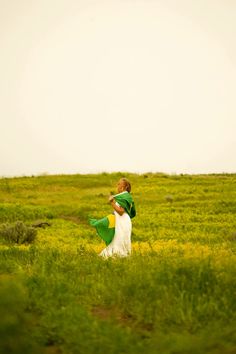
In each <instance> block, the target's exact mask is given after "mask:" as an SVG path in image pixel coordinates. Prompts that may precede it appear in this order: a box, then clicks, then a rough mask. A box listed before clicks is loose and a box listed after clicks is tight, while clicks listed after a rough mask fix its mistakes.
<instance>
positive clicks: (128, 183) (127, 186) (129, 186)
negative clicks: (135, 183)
mask: <svg viewBox="0 0 236 354" xmlns="http://www.w3.org/2000/svg"><path fill="white" fill-rule="evenodd" d="M121 181H122V182H123V183H124V186H125V190H126V191H127V192H130V191H131V184H130V182H129V181H128V180H127V178H124V177H123V178H121Z"/></svg>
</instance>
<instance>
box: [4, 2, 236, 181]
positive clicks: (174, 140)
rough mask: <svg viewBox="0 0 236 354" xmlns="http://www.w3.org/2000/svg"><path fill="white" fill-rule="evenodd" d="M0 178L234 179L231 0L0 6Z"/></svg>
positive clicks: (235, 33) (235, 32)
mask: <svg viewBox="0 0 236 354" xmlns="http://www.w3.org/2000/svg"><path fill="white" fill-rule="evenodd" d="M0 119H1V130H0V176H16V175H17V176H18V175H31V174H40V173H46V172H47V173H49V174H52V173H55V174H58V173H94V172H103V171H107V172H112V171H130V172H147V171H152V172H166V173H213V172H219V173H220V172H236V1H235V0H104V1H102V0H101V1H98V0H20V1H19V0H0Z"/></svg>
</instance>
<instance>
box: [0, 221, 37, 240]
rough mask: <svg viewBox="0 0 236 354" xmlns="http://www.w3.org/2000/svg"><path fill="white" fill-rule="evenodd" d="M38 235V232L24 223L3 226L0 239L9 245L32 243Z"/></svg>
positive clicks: (0, 230) (18, 222)
mask: <svg viewBox="0 0 236 354" xmlns="http://www.w3.org/2000/svg"><path fill="white" fill-rule="evenodd" d="M36 235H37V230H36V229H35V228H33V227H30V226H27V225H25V224H24V223H23V222H22V221H17V222H16V223H14V224H3V225H2V226H1V229H0V238H2V239H4V240H5V241H7V242H9V243H17V244H18V245H20V244H22V243H32V242H33V241H34V240H35V237H36Z"/></svg>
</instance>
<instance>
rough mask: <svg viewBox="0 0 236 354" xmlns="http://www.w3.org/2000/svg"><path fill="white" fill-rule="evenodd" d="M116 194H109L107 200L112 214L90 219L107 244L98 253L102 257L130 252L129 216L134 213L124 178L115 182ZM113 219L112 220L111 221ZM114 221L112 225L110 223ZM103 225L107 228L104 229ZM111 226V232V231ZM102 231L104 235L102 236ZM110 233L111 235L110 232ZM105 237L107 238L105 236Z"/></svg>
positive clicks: (124, 254) (127, 182)
mask: <svg viewBox="0 0 236 354" xmlns="http://www.w3.org/2000/svg"><path fill="white" fill-rule="evenodd" d="M117 191H118V194H116V195H114V196H113V195H111V196H110V197H109V202H110V204H111V206H112V208H113V210H114V214H113V215H108V217H106V218H103V219H101V220H96V219H91V220H90V224H91V225H93V226H95V227H96V229H97V232H98V234H99V235H100V236H101V237H102V238H103V239H104V240H105V242H106V244H107V245H108V246H107V247H106V248H105V249H104V250H103V251H102V252H101V253H100V254H99V255H100V256H102V257H105V258H107V257H111V256H114V255H116V256H120V257H126V256H128V255H129V254H130V253H131V231H132V224H131V218H133V217H134V216H135V215H136V211H135V205H134V201H133V198H132V196H131V194H130V191H131V184H130V182H129V181H128V180H127V179H126V178H121V179H120V180H119V182H118V184H117ZM112 219H113V220H114V222H113V221H112ZM113 223H114V225H112V224H113ZM105 227H106V228H107V229H106V230H107V231H105ZM112 227H113V230H114V231H113V233H112ZM104 231H105V233H106V232H107V233H106V236H105V237H104V236H103V235H104ZM109 232H110V234H111V233H112V236H110V234H109ZM106 237H107V238H106Z"/></svg>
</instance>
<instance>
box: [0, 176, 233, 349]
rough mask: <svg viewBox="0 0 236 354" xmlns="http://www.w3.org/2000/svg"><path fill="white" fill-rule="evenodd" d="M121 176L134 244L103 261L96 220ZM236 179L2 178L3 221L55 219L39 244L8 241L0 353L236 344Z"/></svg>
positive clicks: (1, 252) (0, 264)
mask: <svg viewBox="0 0 236 354" xmlns="http://www.w3.org/2000/svg"><path fill="white" fill-rule="evenodd" d="M121 176H125V177H127V178H129V179H130V180H131V183H132V193H133V197H134V200H135V203H136V208H137V216H136V218H134V219H133V220H132V223H133V234H132V245H133V254H132V256H131V257H129V258H125V259H119V258H114V259H108V260H104V259H101V258H100V257H98V253H99V252H100V250H101V249H102V248H103V247H105V245H104V244H102V242H101V240H100V239H99V238H98V237H97V236H96V234H95V232H94V230H93V228H91V227H90V226H89V225H88V223H87V219H88V217H89V216H91V217H95V218H99V217H103V216H105V215H107V214H109V212H110V205H109V204H108V203H107V197H108V195H109V193H110V191H111V190H113V191H115V189H116V183H117V180H118V179H119V178H120V177H121ZM235 184H236V175H233V174H232V175H227V174H222V175H199V176H189V175H181V176H178V175H173V176H171V175H167V174H162V173H157V174H155V173H145V174H143V175H137V174H129V173H120V172H119V173H114V174H109V173H103V174H100V175H74V176H39V177H34V178H30V177H24V178H13V179H9V180H7V181H6V180H5V179H3V180H1V179H0V190H1V195H0V203H1V204H0V206H1V207H0V222H8V223H9V222H14V221H16V220H22V221H25V222H27V224H28V223H31V224H32V223H33V221H35V220H36V219H44V220H47V219H49V218H51V220H50V224H51V226H50V227H49V228H45V229H43V228H42V229H41V228H40V229H38V235H37V238H36V239H35V242H34V243H33V244H30V245H25V244H19V245H16V246H15V245H14V244H11V245H9V246H8V245H6V243H5V244H2V245H0V282H1V284H0V311H1V313H2V314H3V315H1V321H0V322H1V323H0V335H1V338H2V337H3V338H4V340H3V342H2V348H1V352H3V353H16V354H18V353H26V354H27V353H36V354H37V351H39V352H40V353H45V354H48V353H55V354H68V353H70V354H74V353H75V354H76V353H81V354H83V353H88V354H95V353H96V354H103V353H104V352H105V353H106V352H107V353H109V354H113V353H114V354H115V353H117V354H120V353H124V354H125V353H127V354H133V353H135V354H136V353H137V354H139V353H140V354H141V353H146V354H154V353H155V354H156V353H161V354H183V353H186V354H187V353H192V354H202V353H209V354H231V353H234V351H235V348H236V331H235V328H236V302H235V294H236V282H235V274H236V242H235V233H236V218H235V210H236V209H235V208H236V203H235V201H236V190H235ZM15 225H16V224H15ZM2 226H3V225H2ZM8 227H9V226H8ZM13 338H14V339H13Z"/></svg>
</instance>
